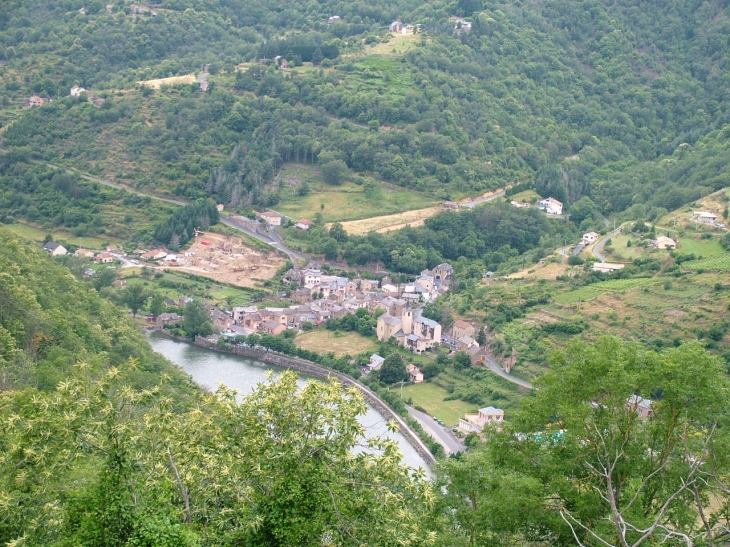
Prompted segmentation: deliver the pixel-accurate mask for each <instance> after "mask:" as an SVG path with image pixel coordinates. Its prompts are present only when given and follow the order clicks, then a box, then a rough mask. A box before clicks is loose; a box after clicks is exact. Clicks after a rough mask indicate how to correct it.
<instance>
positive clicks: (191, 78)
mask: <svg viewBox="0 0 730 547" xmlns="http://www.w3.org/2000/svg"><path fill="white" fill-rule="evenodd" d="M197 81H198V79H197V78H196V77H195V75H194V74H188V75H187V76H171V77H170V78H159V79H157V80H144V81H142V82H137V83H138V84H140V85H145V86H147V87H151V88H152V89H160V86H163V85H180V84H192V83H195V82H197Z"/></svg>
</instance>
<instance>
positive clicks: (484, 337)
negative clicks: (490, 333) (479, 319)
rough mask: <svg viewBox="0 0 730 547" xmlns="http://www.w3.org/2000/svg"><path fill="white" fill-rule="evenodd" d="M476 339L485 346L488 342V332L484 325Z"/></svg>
mask: <svg viewBox="0 0 730 547" xmlns="http://www.w3.org/2000/svg"><path fill="white" fill-rule="evenodd" d="M476 341H477V344H479V345H480V346H482V347H483V346H484V344H486V343H487V332H486V330H485V329H484V327H481V328H480V329H479V332H477V337H476Z"/></svg>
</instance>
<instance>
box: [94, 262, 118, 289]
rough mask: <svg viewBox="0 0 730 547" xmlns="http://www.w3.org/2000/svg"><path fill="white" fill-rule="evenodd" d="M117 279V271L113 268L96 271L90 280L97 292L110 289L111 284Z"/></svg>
mask: <svg viewBox="0 0 730 547" xmlns="http://www.w3.org/2000/svg"><path fill="white" fill-rule="evenodd" d="M116 278H117V271H116V270H115V269H114V268H109V267H106V268H101V269H100V270H96V273H95V274H94V276H93V277H92V278H91V279H92V283H93V284H94V288H95V289H96V290H97V291H100V290H101V289H103V288H104V287H111V286H112V283H114V281H115V280H116Z"/></svg>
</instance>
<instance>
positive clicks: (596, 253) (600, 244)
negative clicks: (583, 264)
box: [593, 226, 622, 262]
mask: <svg viewBox="0 0 730 547" xmlns="http://www.w3.org/2000/svg"><path fill="white" fill-rule="evenodd" d="M621 228H622V226H619V227H618V228H616V229H615V230H614V231H613V232H611V233H610V234H607V235H605V236H603V237H602V238H601V239H600V240H599V241H598V243H596V245H595V246H594V247H593V255H594V256H595V257H596V258H597V259H598V260H600V261H601V262H606V257H605V256H604V255H603V253H602V252H601V251H602V250H603V246H604V245H606V241H608V240H609V239H611V238H612V237H614V236H615V235H617V234H619V233H621Z"/></svg>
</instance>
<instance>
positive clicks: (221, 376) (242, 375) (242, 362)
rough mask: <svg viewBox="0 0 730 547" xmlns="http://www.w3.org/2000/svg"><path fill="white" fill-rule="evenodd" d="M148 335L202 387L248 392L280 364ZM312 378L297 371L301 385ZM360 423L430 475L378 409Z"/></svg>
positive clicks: (153, 344)
mask: <svg viewBox="0 0 730 547" xmlns="http://www.w3.org/2000/svg"><path fill="white" fill-rule="evenodd" d="M147 337H148V339H149V341H150V344H151V345H152V349H154V350H155V351H156V352H157V353H159V354H161V355H164V356H165V357H167V359H168V360H170V361H172V362H173V363H175V364H176V365H178V366H179V367H180V368H182V369H183V370H184V371H185V372H187V373H188V374H190V376H192V377H193V380H195V382H196V383H197V384H198V385H200V386H201V387H203V388H205V389H207V390H210V391H214V390H215V389H216V388H217V387H218V386H219V385H220V384H225V385H226V386H227V387H229V388H232V389H236V390H238V392H239V393H240V394H241V395H247V394H248V393H251V391H253V389H254V388H255V387H256V386H257V385H258V384H260V383H262V382H265V381H266V371H267V370H273V371H274V372H275V373H276V372H281V371H282V370H284V369H282V368H280V367H275V366H272V365H269V364H268V363H262V362H260V361H256V360H254V359H247V358H245V357H241V356H239V355H231V354H228V353H219V352H217V351H213V350H209V349H206V348H201V347H200V346H196V345H194V344H190V343H187V342H180V341H179V340H175V339H173V338H168V337H167V336H165V335H164V334H160V333H159V332H156V331H152V332H150V333H149V334H148V336H147ZM310 379H312V378H310V377H307V376H304V375H302V374H301V373H300V374H299V381H300V383H301V385H304V383H305V382H306V381H307V380H310ZM359 421H360V423H361V424H362V425H363V426H364V427H365V429H366V431H367V433H368V435H369V436H376V435H378V436H382V437H387V438H390V439H394V440H396V441H397V442H398V445H399V446H400V451H401V453H402V454H403V462H404V463H406V464H407V465H409V466H411V467H413V468H419V467H420V468H422V469H424V471H425V472H426V474H427V475H429V476H430V471H429V467H428V465H427V464H426V462H425V461H424V460H423V458H422V457H421V456H420V455H419V454H418V452H416V450H415V449H414V448H413V447H412V446H411V445H410V444H409V443H408V441H406V439H405V438H404V437H403V436H402V435H401V434H400V433H391V432H390V431H388V428H387V426H386V423H387V420H386V419H385V418H384V417H383V415H382V414H380V413H379V412H378V411H377V410H375V409H374V408H372V407H371V406H369V405H368V411H367V412H366V413H365V414H364V415H362V416H360V418H359Z"/></svg>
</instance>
